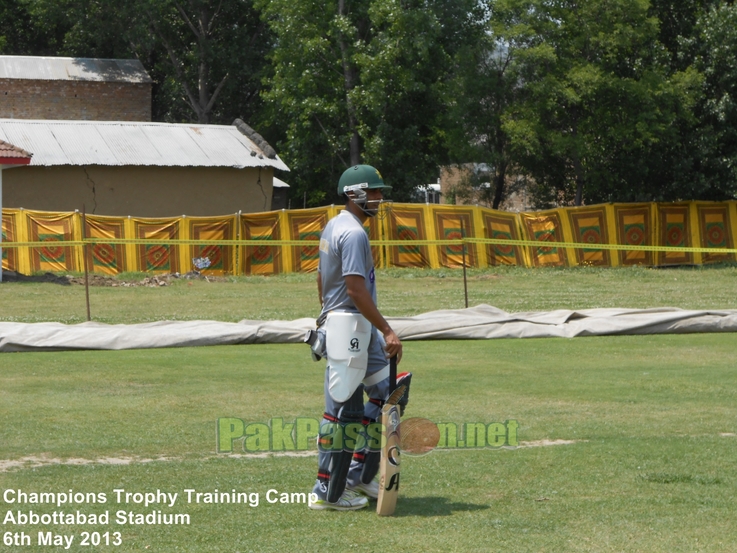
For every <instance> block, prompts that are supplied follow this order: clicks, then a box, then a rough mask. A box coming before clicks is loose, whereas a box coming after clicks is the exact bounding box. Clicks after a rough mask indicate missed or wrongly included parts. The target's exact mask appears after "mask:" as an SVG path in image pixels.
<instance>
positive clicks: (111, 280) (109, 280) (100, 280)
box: [3, 271, 228, 288]
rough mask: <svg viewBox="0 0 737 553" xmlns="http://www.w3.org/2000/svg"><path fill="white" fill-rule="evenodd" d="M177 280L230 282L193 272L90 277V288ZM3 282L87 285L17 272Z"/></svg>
mask: <svg viewBox="0 0 737 553" xmlns="http://www.w3.org/2000/svg"><path fill="white" fill-rule="evenodd" d="M177 280H204V281H207V282H227V281H228V279H227V278H226V277H217V276H211V275H204V274H202V273H198V272H196V271H191V272H189V273H185V274H179V273H171V274H167V275H155V276H150V277H146V278H144V279H143V280H122V279H119V278H115V277H112V276H106V275H98V274H91V275H89V285H90V286H108V287H112V288H130V287H136V286H142V287H147V288H157V287H159V286H168V285H169V284H171V283H172V282H174V281H177ZM3 282H37V283H38V282H41V283H50V284H61V285H62V286H70V285H80V286H84V284H85V280H84V277H83V276H72V275H55V274H53V273H44V274H42V275H30V276H29V275H24V274H21V273H16V272H15V271H3Z"/></svg>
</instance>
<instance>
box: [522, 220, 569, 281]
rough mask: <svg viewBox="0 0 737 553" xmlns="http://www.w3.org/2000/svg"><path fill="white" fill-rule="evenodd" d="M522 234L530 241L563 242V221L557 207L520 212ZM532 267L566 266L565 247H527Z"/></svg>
mask: <svg viewBox="0 0 737 553" xmlns="http://www.w3.org/2000/svg"><path fill="white" fill-rule="evenodd" d="M520 217H521V219H522V229H523V233H524V236H525V238H526V239H527V240H529V241H531V242H541V243H545V242H557V243H565V242H566V240H565V238H564V236H563V223H562V220H561V216H560V212H559V211H558V210H557V209H551V210H548V211H539V212H535V213H520ZM528 252H529V256H530V260H531V262H532V266H534V267H566V266H567V265H568V256H567V254H566V249H565V248H562V247H560V246H552V245H540V246H532V247H529V248H528Z"/></svg>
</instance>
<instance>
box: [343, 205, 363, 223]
mask: <svg viewBox="0 0 737 553" xmlns="http://www.w3.org/2000/svg"><path fill="white" fill-rule="evenodd" d="M345 208H346V209H347V210H348V211H350V212H351V213H352V214H353V215H355V216H356V217H358V220H359V221H361V224H363V223H365V222H366V220H367V219H368V215H366V213H365V212H364V211H363V209H361V208H360V207H358V206H357V205H356V204H355V203H354V202H353V201H349V202H348V204H347V205H346V206H345Z"/></svg>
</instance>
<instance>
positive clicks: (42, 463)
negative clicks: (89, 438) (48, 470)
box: [0, 455, 169, 472]
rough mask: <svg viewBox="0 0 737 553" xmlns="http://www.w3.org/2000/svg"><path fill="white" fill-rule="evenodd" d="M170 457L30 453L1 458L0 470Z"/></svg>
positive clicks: (130, 462)
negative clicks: (74, 455) (61, 457)
mask: <svg viewBox="0 0 737 553" xmlns="http://www.w3.org/2000/svg"><path fill="white" fill-rule="evenodd" d="M168 460H169V457H157V458H156V459H147V458H144V457H100V458H98V459H82V458H78V457H70V458H68V459H59V458H56V457H48V456H46V455H29V456H28V457H21V458H20V459H12V460H10V459H0V472H8V471H9V470H13V469H29V468H37V467H46V466H51V465H76V466H82V465H130V464H133V463H151V462H153V461H168Z"/></svg>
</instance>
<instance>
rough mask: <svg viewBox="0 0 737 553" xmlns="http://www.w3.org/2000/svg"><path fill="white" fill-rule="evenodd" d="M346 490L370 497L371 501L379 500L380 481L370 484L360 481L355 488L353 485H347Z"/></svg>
mask: <svg viewBox="0 0 737 553" xmlns="http://www.w3.org/2000/svg"><path fill="white" fill-rule="evenodd" d="M346 489H348V490H351V491H353V492H357V493H360V494H362V495H365V496H367V497H370V498H371V499H378V498H379V481H378V480H376V479H374V480H372V481H371V482H369V483H368V484H364V483H363V482H361V481H360V480H359V481H358V483H357V484H355V485H353V486H352V485H351V484H347V485H346Z"/></svg>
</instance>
